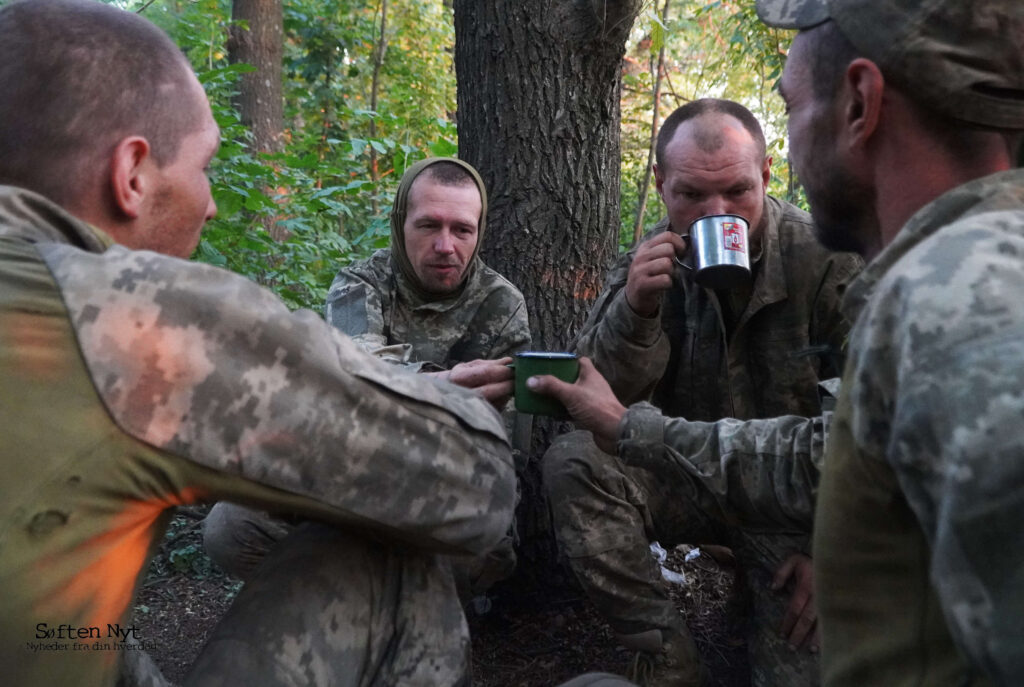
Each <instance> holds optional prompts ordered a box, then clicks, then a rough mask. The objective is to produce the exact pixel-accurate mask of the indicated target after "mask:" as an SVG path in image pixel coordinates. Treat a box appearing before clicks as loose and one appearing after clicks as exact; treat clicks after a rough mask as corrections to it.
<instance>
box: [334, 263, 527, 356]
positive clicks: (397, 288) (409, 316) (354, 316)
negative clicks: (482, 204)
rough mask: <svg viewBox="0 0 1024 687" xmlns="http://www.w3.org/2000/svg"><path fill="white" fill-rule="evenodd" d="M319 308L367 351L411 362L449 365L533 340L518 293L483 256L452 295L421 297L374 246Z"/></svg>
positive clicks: (347, 270) (515, 348) (517, 348)
mask: <svg viewBox="0 0 1024 687" xmlns="http://www.w3.org/2000/svg"><path fill="white" fill-rule="evenodd" d="M324 314H325V316H326V318H327V321H328V322H330V323H331V324H333V325H334V326H335V327H337V328H338V329H340V330H341V331H343V332H345V333H346V334H348V335H349V336H351V337H352V338H353V340H355V342H356V343H357V344H359V345H360V346H361V347H363V348H364V349H365V350H367V351H369V352H371V353H373V354H374V355H376V356H377V357H379V358H382V359H383V360H387V361H388V362H392V363H398V364H403V365H407V366H410V367H412V368H413V369H420V368H421V367H423V365H424V363H432V364H434V365H436V366H438V367H439V368H442V369H450V368H452V367H454V366H455V364H456V363H461V362H469V361H470V360H477V359H496V358H503V357H505V356H507V355H513V354H515V353H518V352H519V351H522V350H525V349H527V348H529V347H530V324H529V321H528V319H527V315H526V303H525V301H524V300H523V295H522V294H521V293H519V290H518V289H517V288H516V287H515V286H513V285H512V284H511V283H510V282H509V281H508V280H507V279H505V278H504V277H502V276H501V275H500V274H498V273H497V272H495V271H494V270H492V269H491V268H490V267H487V265H485V264H483V262H481V261H477V266H476V269H474V270H473V273H472V274H471V275H470V276H469V278H468V279H467V281H466V285H465V288H464V289H463V290H462V291H461V292H460V293H459V294H458V295H457V296H453V297H452V298H446V299H443V300H438V301H431V302H426V301H423V300H422V299H421V298H419V297H418V296H416V294H415V293H413V291H412V290H411V289H409V288H408V287H407V286H406V285H405V280H404V277H403V276H402V274H401V273H400V272H398V271H397V270H395V269H394V266H393V264H392V260H391V251H390V250H388V249H384V250H379V251H377V252H376V253H374V254H373V255H372V256H371V257H370V258H369V259H367V260H363V261H361V262H357V263H355V264H353V265H350V266H349V267H346V268H344V269H342V270H341V271H340V272H338V276H337V277H335V279H334V283H333V284H331V289H330V292H329V293H328V295H327V306H326V309H325V313H324ZM435 369H436V368H435Z"/></svg>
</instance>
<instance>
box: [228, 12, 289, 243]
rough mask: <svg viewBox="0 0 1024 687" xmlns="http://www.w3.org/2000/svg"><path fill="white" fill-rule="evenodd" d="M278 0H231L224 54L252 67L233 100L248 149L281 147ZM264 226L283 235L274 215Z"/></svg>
mask: <svg viewBox="0 0 1024 687" xmlns="http://www.w3.org/2000/svg"><path fill="white" fill-rule="evenodd" d="M281 1H282V0H233V2H232V3H231V19H232V22H231V33H230V35H229V37H228V56H229V59H230V61H231V62H232V63H238V62H242V63H245V64H249V65H252V66H253V67H255V71H252V72H246V73H245V74H242V79H241V83H240V84H239V89H238V95H237V96H236V99H235V105H236V107H237V108H238V113H239V116H240V117H241V119H242V123H243V124H245V125H246V126H247V127H249V130H250V131H251V132H252V145H253V149H254V150H257V151H260V152H264V153H279V152H281V151H282V150H283V149H284V141H283V139H282V132H283V129H284V100H283V98H282V95H281V88H282V86H281V65H282V60H283V56H284V15H283V11H282V6H281ZM263 224H264V226H265V227H266V228H267V230H268V231H269V232H270V235H271V236H273V237H274V238H275V239H278V240H280V239H282V238H284V236H283V232H280V231H279V228H278V227H277V226H276V223H275V222H274V218H272V217H267V218H264V222H263Z"/></svg>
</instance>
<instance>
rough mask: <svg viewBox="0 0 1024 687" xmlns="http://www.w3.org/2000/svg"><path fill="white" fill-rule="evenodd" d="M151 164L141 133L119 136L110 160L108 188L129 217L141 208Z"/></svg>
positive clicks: (147, 145)
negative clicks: (124, 136)
mask: <svg viewBox="0 0 1024 687" xmlns="http://www.w3.org/2000/svg"><path fill="white" fill-rule="evenodd" d="M152 165H153V160H152V158H151V156H150V148H149V141H147V140H146V139H145V138H143V137H142V136H129V137H128V138H124V139H121V141H120V142H119V143H118V144H117V146H116V147H115V148H114V152H113V154H112V156H111V160H110V190H111V196H112V197H113V200H114V206H115V208H116V209H117V210H118V211H119V212H121V213H122V214H124V215H125V216H127V217H128V218H129V219H137V218H138V217H139V214H140V213H141V212H142V207H143V203H144V201H145V196H146V193H147V192H148V191H149V185H150V178H149V169H150V167H151V166H152Z"/></svg>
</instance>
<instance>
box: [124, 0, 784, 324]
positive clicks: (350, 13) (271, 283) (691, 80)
mask: <svg viewBox="0 0 1024 687" xmlns="http://www.w3.org/2000/svg"><path fill="white" fill-rule="evenodd" d="M108 1H114V0H108ZM116 4H118V5H119V6H122V7H126V8H128V9H139V8H144V10H143V11H144V13H145V16H147V17H148V18H150V19H151V20H153V21H154V22H156V23H157V24H158V25H160V26H161V27H163V28H164V29H165V30H166V31H168V33H170V34H171V37H172V38H173V39H174V40H175V41H176V42H177V43H178V44H179V45H180V46H181V47H182V49H183V50H184V51H185V54H186V55H187V56H188V58H189V60H190V61H191V62H192V64H193V66H194V68H195V69H196V72H197V74H198V75H199V77H200V80H201V81H202V83H203V85H204V87H205V88H206V90H207V93H208V94H209V96H210V100H211V105H212V107H213V112H214V116H215V118H216V120H217V122H218V124H219V125H220V127H221V131H222V139H223V142H222V146H221V149H220V151H219V153H218V155H217V157H216V159H215V160H214V162H213V164H212V165H211V170H210V177H211V184H212V188H213V193H214V197H215V199H216V201H217V205H218V216H217V217H216V218H215V219H214V220H213V221H211V222H210V223H209V224H208V226H207V229H206V231H205V232H204V236H203V239H202V241H201V243H200V245H199V247H198V249H197V252H196V256H195V257H196V259H199V260H202V261H204V262H208V263H211V264H215V265H219V266H223V267H226V268H228V269H231V270H234V271H236V272H239V273H241V274H244V275H246V276H248V277H250V278H252V279H254V280H256V281H257V282H259V283H261V284H264V285H266V286H268V287H270V288H272V289H274V290H275V291H276V292H277V293H278V294H279V295H280V296H281V297H282V298H283V299H284V300H285V302H287V303H288V305H289V306H291V307H310V308H314V309H319V308H320V307H321V305H322V303H323V301H324V298H325V295H326V290H327V288H328V286H329V285H330V282H331V280H332V279H333V276H334V274H335V273H336V271H337V269H338V268H339V267H340V266H342V265H344V264H346V263H348V262H350V261H351V260H354V259H358V258H361V257H365V256H366V255H368V254H369V253H371V252H372V251H374V250H376V249H377V248H380V247H383V246H386V245H387V243H388V237H389V226H388V212H389V211H390V206H391V203H392V200H393V196H394V190H395V188H396V187H397V184H398V180H399V178H400V177H401V175H402V173H403V172H404V171H405V169H406V168H407V167H408V166H409V165H410V164H412V163H413V162H415V161H417V160H419V159H421V158H423V157H425V156H428V155H454V154H456V152H457V150H458V145H457V139H456V130H455V125H454V123H453V122H452V117H453V113H454V110H455V73H454V67H453V64H452V52H453V45H454V29H453V26H452V18H451V9H450V8H449V7H446V3H445V2H444V0H403V1H402V2H391V3H388V16H387V29H386V31H385V38H386V50H384V51H383V60H382V62H381V63H380V68H379V73H378V90H377V99H376V107H373V93H372V88H373V74H374V68H375V60H376V58H377V56H378V55H379V53H380V49H381V35H380V27H381V24H380V19H381V17H380V9H381V2H380V0H285V2H284V16H283V20H284V33H285V36H284V38H285V44H284V46H285V50H284V64H283V67H284V69H283V72H284V83H283V88H282V93H283V96H284V100H285V122H284V141H285V149H284V151H283V152H281V153H278V154H266V153H259V152H256V151H255V150H253V147H252V145H251V135H250V133H249V131H248V130H247V129H246V127H245V126H243V125H242V124H241V122H240V120H239V116H238V113H237V110H236V109H235V106H234V104H233V102H232V99H233V97H234V96H235V95H236V92H237V89H238V87H239V86H238V84H239V77H240V75H241V73H243V72H244V71H245V70H246V69H247V68H248V67H246V66H245V65H237V64H236V65H231V64H229V62H228V55H227V52H228V49H227V39H228V35H229V30H230V28H231V3H230V1H229V0H155V1H154V2H152V3H150V2H149V0H116ZM662 7H663V4H662V3H661V2H651V3H649V4H648V5H647V8H646V9H645V11H644V12H643V13H642V15H641V17H640V19H639V20H638V22H637V25H636V27H635V30H634V40H633V41H632V47H631V48H630V52H629V54H628V55H627V59H626V62H625V69H624V73H623V86H624V88H623V98H622V110H621V111H622V151H623V152H622V171H621V192H622V196H621V201H622V202H621V233H620V239H621V241H620V243H621V244H622V245H623V246H625V245H628V244H629V243H631V242H632V233H633V224H634V222H635V218H636V214H637V208H638V205H639V201H640V198H639V193H640V185H641V183H642V180H643V176H644V173H645V170H646V166H647V155H648V148H649V143H650V127H651V114H652V111H651V108H652V103H651V92H652V87H653V83H654V78H653V69H654V68H655V65H656V60H657V55H658V52H659V50H660V49H661V48H662V47H664V49H665V54H666V66H665V72H664V73H665V77H664V79H663V81H662V97H661V101H660V105H659V107H660V115H661V118H662V119H664V117H665V116H667V115H668V114H669V113H670V112H671V111H672V110H673V109H675V108H676V107H678V106H679V105H681V104H683V103H685V102H688V101H689V100H692V99H695V98H699V97H703V96H709V95H710V96H721V97H728V98H732V99H734V100H739V101H740V102H743V103H744V104H745V105H747V106H748V107H750V109H751V110H752V111H753V112H754V114H755V115H757V116H758V118H759V119H760V120H761V121H762V123H763V124H764V125H765V133H766V135H767V137H768V144H769V154H770V155H772V157H773V159H774V165H773V174H774V176H773V179H772V184H771V188H770V192H771V193H773V194H774V195H777V196H780V197H783V198H787V199H790V200H794V201H795V202H798V203H799V202H802V196H801V193H800V190H799V187H798V186H797V185H796V184H795V183H793V181H792V179H791V178H790V173H789V166H788V163H787V160H786V157H785V137H784V115H783V108H782V104H781V101H780V99H779V98H778V96H777V95H776V93H775V92H774V90H773V87H774V84H775V82H776V81H777V79H778V77H779V75H780V73H781V69H782V64H783V60H784V54H783V49H782V46H783V45H784V44H785V42H786V41H787V36H786V35H785V34H781V33H780V32H778V31H774V30H771V29H768V28H766V27H765V26H764V25H763V24H761V23H760V22H759V21H758V20H757V18H756V16H755V15H754V9H753V3H752V2H749V1H747V0H672V3H671V5H670V9H669V16H668V18H667V20H665V21H662V18H661V16H660V12H661V8H662ZM647 193H648V196H647V209H646V212H645V215H644V226H645V227H646V228H649V227H650V226H652V225H653V224H654V222H656V221H657V220H658V219H659V218H660V216H661V215H662V213H663V208H662V205H661V200H660V198H658V196H657V193H656V191H655V189H654V183H653V180H652V182H651V184H650V188H649V190H648V192H647ZM271 234H273V236H272V235H271Z"/></svg>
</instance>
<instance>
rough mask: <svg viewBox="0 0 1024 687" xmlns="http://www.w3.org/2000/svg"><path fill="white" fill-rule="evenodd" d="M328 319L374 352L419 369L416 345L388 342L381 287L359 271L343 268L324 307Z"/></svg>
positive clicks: (332, 284)
mask: <svg viewBox="0 0 1024 687" xmlns="http://www.w3.org/2000/svg"><path fill="white" fill-rule="evenodd" d="M324 319H326V320H327V321H328V322H329V323H330V324H331V325H332V326H334V327H337V328H338V329H339V330H341V331H343V332H345V333H346V334H348V335H349V336H350V337H351V338H352V340H353V341H354V342H355V343H356V345H358V346H359V347H360V348H362V349H363V350H364V351H366V352H367V353H369V354H370V355H372V356H374V357H376V358H379V359H381V360H383V361H385V362H388V363H392V364H395V365H404V366H407V367H410V368H412V369H413V371H416V370H417V369H418V368H419V367H420V365H419V364H415V363H410V356H411V355H412V346H411V345H410V344H406V343H391V344H389V343H388V338H387V336H386V334H385V331H384V329H385V328H384V306H383V303H382V301H381V296H380V290H379V287H378V286H377V285H376V284H372V283H370V282H369V281H367V280H366V279H364V278H363V277H362V276H360V275H358V274H356V273H355V272H353V271H351V270H348V269H342V270H341V271H339V272H338V276H336V277H335V278H334V281H333V282H332V283H331V288H330V290H329V291H328V292H327V304H326V305H325V306H324Z"/></svg>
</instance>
